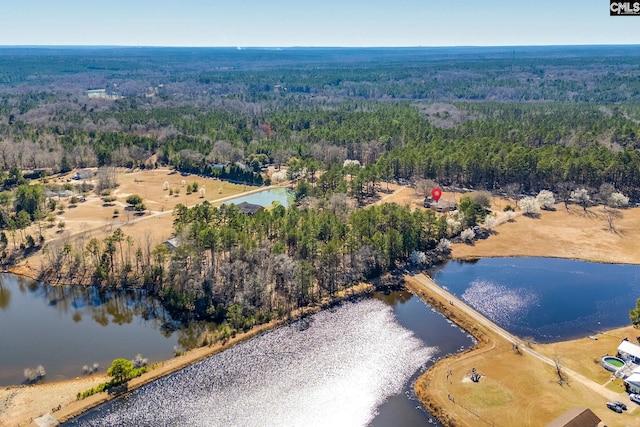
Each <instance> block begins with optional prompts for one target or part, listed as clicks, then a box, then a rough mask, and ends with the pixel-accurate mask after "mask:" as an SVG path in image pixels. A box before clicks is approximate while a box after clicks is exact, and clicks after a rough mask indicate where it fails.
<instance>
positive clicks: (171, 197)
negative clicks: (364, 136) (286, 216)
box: [13, 169, 265, 277]
mask: <svg viewBox="0 0 640 427" xmlns="http://www.w3.org/2000/svg"><path fill="white" fill-rule="evenodd" d="M73 175H74V174H73V173H70V174H68V175H64V176H60V177H56V178H55V179H53V180H52V181H51V182H53V183H56V184H60V185H62V184H64V183H66V182H67V180H70V179H71V178H72V177H73ZM71 182H72V183H75V184H79V183H80V182H82V181H73V180H71ZM90 182H92V183H94V184H95V180H94V181H90ZM117 182H118V184H119V185H118V187H117V188H116V189H114V190H113V191H112V192H111V195H112V196H115V197H116V200H115V201H114V202H111V203H104V202H103V201H102V198H101V197H100V196H98V195H96V194H95V193H90V194H88V195H87V197H86V201H84V202H80V203H78V204H77V205H76V206H75V207H71V206H70V198H69V197H61V198H59V199H58V198H56V201H57V202H58V203H62V204H63V205H64V207H65V208H64V210H63V211H61V212H60V211H59V212H58V213H57V214H56V219H55V222H53V223H51V224H49V222H48V221H42V224H41V228H42V233H43V236H44V237H45V241H46V244H47V245H55V244H62V243H63V242H64V243H66V242H69V243H71V244H72V245H74V247H82V246H84V245H86V243H87V242H88V241H89V239H91V238H92V237H97V238H98V239H102V238H104V237H106V236H107V235H109V234H111V233H112V232H113V231H114V230H115V229H116V228H118V227H120V228H122V231H123V232H124V234H125V235H127V236H131V237H132V239H133V241H134V244H135V245H136V246H139V247H144V248H146V247H149V248H153V247H154V246H155V245H157V244H160V243H162V242H164V241H165V240H167V239H168V238H170V237H171V236H172V233H173V216H172V214H171V213H172V211H173V208H174V207H175V206H176V205H177V204H179V203H181V204H183V205H185V206H193V205H196V204H198V203H202V202H203V201H205V200H208V201H209V202H211V203H212V204H220V203H222V202H223V201H225V200H228V199H229V198H233V197H235V196H237V195H240V194H248V193H251V192H255V191H262V190H264V189H265V187H251V186H247V185H240V184H232V183H229V182H225V181H220V180H218V179H214V178H203V177H199V176H196V175H188V176H182V175H180V174H179V173H175V172H172V171H170V170H168V169H153V170H147V171H134V172H130V171H127V170H125V169H122V170H120V171H119V172H118V174H117ZM183 182H184V183H183ZM194 182H195V183H198V191H196V192H193V193H191V194H187V191H186V188H187V186H188V185H190V184H192V183H194ZM165 183H168V188H169V189H165ZM203 188H204V195H203V197H202V195H201V194H200V189H203ZM171 192H172V193H173V194H170V193H171ZM132 194H137V195H139V196H140V197H142V200H143V203H144V204H145V206H146V208H147V210H146V212H145V213H144V215H136V214H135V212H133V211H132V210H129V209H127V203H126V201H125V200H126V198H127V197H128V196H130V195H132ZM116 211H117V213H115V212H116ZM60 221H62V222H63V223H64V225H65V226H64V229H63V231H60V229H59V228H58V227H57V224H58V223H59V222H60ZM26 233H30V234H31V235H33V236H37V235H38V233H39V231H38V225H32V226H31V227H30V229H27V230H26V232H25V234H26ZM41 255H42V254H41V253H37V254H35V255H34V256H31V257H30V258H29V259H28V260H27V261H26V262H21V263H20V264H19V265H18V267H17V268H15V269H13V271H15V272H17V273H21V274H24V275H26V276H29V277H35V276H36V275H37V271H38V270H39V268H40V265H41V264H40V263H41V261H42V259H41Z"/></svg>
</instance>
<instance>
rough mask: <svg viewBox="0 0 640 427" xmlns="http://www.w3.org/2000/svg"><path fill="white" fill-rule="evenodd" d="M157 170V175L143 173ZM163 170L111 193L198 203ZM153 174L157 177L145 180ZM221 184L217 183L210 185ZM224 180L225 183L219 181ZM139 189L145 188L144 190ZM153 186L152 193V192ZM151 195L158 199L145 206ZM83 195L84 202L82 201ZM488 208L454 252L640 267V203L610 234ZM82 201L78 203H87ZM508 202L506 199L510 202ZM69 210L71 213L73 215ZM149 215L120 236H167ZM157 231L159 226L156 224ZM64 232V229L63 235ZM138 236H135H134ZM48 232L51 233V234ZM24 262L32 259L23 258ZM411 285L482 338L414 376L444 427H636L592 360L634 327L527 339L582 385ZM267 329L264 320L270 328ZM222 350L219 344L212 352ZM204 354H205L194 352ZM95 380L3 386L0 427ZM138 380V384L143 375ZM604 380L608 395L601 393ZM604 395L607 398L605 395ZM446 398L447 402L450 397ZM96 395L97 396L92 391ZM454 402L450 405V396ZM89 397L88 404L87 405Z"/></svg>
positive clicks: (553, 217) (572, 217)
mask: <svg viewBox="0 0 640 427" xmlns="http://www.w3.org/2000/svg"><path fill="white" fill-rule="evenodd" d="M151 173H155V174H157V175H149V174H151ZM168 174H169V171H153V172H143V173H138V174H125V175H123V177H124V176H127V175H128V176H127V179H122V180H121V185H120V188H119V189H118V193H117V195H118V196H119V200H122V201H123V200H124V198H125V197H126V196H125V195H126V194H131V193H137V194H139V195H141V196H142V197H143V199H145V203H147V206H148V208H149V209H152V210H154V211H155V213H160V214H162V207H163V206H164V210H165V213H166V212H167V211H169V210H170V209H172V208H173V206H175V204H177V203H179V202H180V203H184V204H188V205H192V204H196V203H199V202H200V201H202V199H200V198H199V195H198V194H192V195H190V196H187V197H190V198H191V199H187V200H186V201H185V200H184V198H185V194H184V189H182V192H181V194H180V195H179V197H177V198H176V197H173V199H179V200H175V201H174V202H173V204H171V202H172V201H173V199H172V198H171V197H170V196H168V194H167V192H165V191H163V190H162V183H163V182H164V180H166V177H174V178H175V180H176V181H175V182H176V183H177V184H178V185H180V182H181V180H182V179H185V180H186V181H187V183H190V182H192V180H193V179H199V178H197V177H181V176H180V175H168ZM151 176H155V178H153V179H152V178H151ZM219 183H220V181H214V184H213V186H214V188H215V185H216V184H219ZM204 185H205V188H206V189H207V197H206V199H208V200H212V199H216V198H217V197H220V196H225V195H231V194H233V191H234V190H235V191H238V192H240V191H242V189H243V188H242V186H233V190H232V189H231V188H230V189H229V190H228V191H229V193H226V194H225V192H224V187H223V193H222V195H218V194H214V195H213V196H211V195H210V187H211V185H212V184H211V183H206V182H205V184H204ZM223 185H231V184H223ZM145 186H146V188H147V192H146V193H145ZM391 190H393V191H394V192H393V193H392V194H385V193H383V194H381V195H380V202H396V203H399V204H408V205H411V206H413V207H418V206H421V204H422V200H421V198H419V197H418V196H416V194H415V192H414V191H413V190H412V189H410V188H408V187H397V186H391ZM152 191H153V192H154V193H152ZM443 197H444V198H445V199H446V200H450V199H453V200H456V199H457V200H459V197H460V195H459V194H452V193H449V194H447V193H445V195H444V196H443ZM151 200H153V201H154V203H156V204H157V207H154V206H156V205H154V204H152V203H151ZM89 202H90V200H87V202H84V204H86V203H89ZM493 202H494V205H493V207H494V209H495V210H496V212H497V215H498V219H499V222H501V224H500V225H499V226H497V227H496V229H495V231H494V233H493V235H492V236H491V237H489V238H488V239H486V240H482V241H477V242H475V244H474V245H465V244H459V245H454V246H453V256H454V257H455V258H474V257H486V256H554V257H563V258H575V259H583V260H591V261H600V262H625V263H636V264H640V250H639V249H640V228H638V227H637V226H636V225H635V224H638V220H640V209H626V210H622V211H620V213H621V215H622V216H621V218H619V219H617V220H615V222H614V225H615V228H616V232H615V233H614V232H612V231H611V230H610V229H609V225H608V222H607V219H606V216H605V214H604V212H602V210H601V208H590V209H589V211H588V212H587V213H584V212H583V211H582V209H581V208H578V207H575V206H570V208H569V210H566V209H565V208H564V206H563V205H557V206H556V210H555V211H542V212H541V213H540V215H539V216H538V217H537V218H529V217H526V216H522V215H518V216H516V218H515V220H514V221H512V222H507V221H506V217H505V216H504V214H503V213H502V212H501V211H502V208H503V207H504V206H505V205H506V204H507V203H508V201H506V200H504V199H499V198H495V199H494V201H493ZM93 203H94V204H95V205H96V206H95V207H94V208H93V209H94V210H89V209H87V210H85V211H84V212H96V213H97V214H101V215H102V216H101V217H99V218H100V219H99V220H98V222H99V223H98V230H96V231H94V232H95V233H105V232H107V231H105V230H104V229H105V228H106V227H107V225H106V224H105V221H106V220H105V218H104V216H105V212H107V215H108V213H110V212H112V211H113V207H111V208H110V209H109V208H104V207H102V204H101V201H99V200H98V201H97V202H95V201H94V202H93ZM84 204H81V205H79V207H78V208H75V209H78V212H81V211H80V209H84V207H85V206H84ZM511 204H512V205H513V202H511ZM74 213H75V212H74ZM158 216H159V217H160V218H162V219H158V218H157V217H156V216H153V213H151V214H149V215H147V216H145V217H143V218H148V219H147V220H142V221H140V222H137V223H136V225H135V227H134V226H132V225H125V227H123V230H124V231H125V233H126V234H129V235H137V236H140V237H144V235H145V231H142V230H143V227H142V226H143V225H144V224H145V223H149V224H152V225H151V226H150V229H153V230H155V231H156V232H160V234H161V235H160V234H159V235H158V239H159V240H160V239H165V238H166V237H168V236H169V235H170V233H171V215H170V214H168V215H158ZM165 218H166V221H167V222H166V224H165V223H163V224H165V225H166V227H165V226H162V227H160V226H159V225H160V224H158V223H157V222H156V221H158V222H159V221H165ZM87 219H90V218H83V215H79V217H78V219H75V221H74V222H72V220H73V218H71V217H70V219H68V220H67V221H68V222H69V223H70V224H69V226H68V232H69V233H73V232H74V231H73V230H77V231H76V232H78V231H80V232H81V231H82V229H81V228H77V229H76V227H80V225H81V224H82V223H83V222H86V221H87ZM160 229H161V230H160ZM66 232H67V231H65V233H66ZM134 233H135V234H134ZM51 234H52V235H51V237H54V238H55V237H57V236H56V234H55V232H51ZM30 261H31V259H30ZM408 283H409V286H410V287H411V289H412V290H413V291H414V292H416V293H417V294H418V295H420V296H421V297H422V298H424V299H425V300H426V301H427V302H429V303H430V304H432V305H433V306H434V307H436V308H438V309H439V310H440V311H441V312H443V313H444V314H446V315H447V316H449V317H450V318H451V319H452V320H454V321H456V322H457V323H459V324H461V325H462V326H463V327H465V328H467V329H468V330H469V331H471V332H473V333H474V334H476V335H477V336H478V338H479V345H478V347H477V348H476V349H473V350H468V351H466V352H464V353H462V354H458V355H455V356H452V357H450V358H447V359H444V360H442V361H440V362H438V363H437V364H436V365H435V366H434V367H432V368H431V369H429V370H428V371H427V372H426V373H425V374H424V375H423V376H422V377H421V378H420V379H419V380H418V382H417V383H416V390H417V392H418V395H419V396H420V397H421V399H422V400H423V401H424V402H425V404H426V405H427V406H428V407H429V408H430V410H431V411H433V413H434V414H436V415H438V417H440V418H441V419H442V420H444V421H448V422H449V423H450V424H451V425H461V426H479V425H491V424H492V423H493V424H495V425H497V426H511V425H523V426H524V425H528V426H540V425H542V426H543V425H545V424H546V423H548V422H549V421H551V420H552V419H553V418H555V417H556V416H558V415H560V414H561V413H563V412H564V411H565V410H567V409H569V408H570V407H573V406H584V407H589V408H591V409H592V410H593V411H594V412H595V413H596V414H597V415H598V416H599V417H600V418H602V420H603V421H604V422H605V423H606V424H607V425H609V426H611V427H616V426H627V425H638V424H640V410H638V409H637V408H636V405H635V404H631V405H629V409H630V411H629V412H627V413H623V414H616V413H614V412H612V411H610V410H609V409H607V408H606V407H605V405H604V403H605V402H606V400H607V398H608V397H606V396H619V399H618V400H624V399H625V397H626V395H625V394H623V393H622V392H621V391H622V390H621V385H620V382H619V380H618V381H614V382H609V380H610V375H609V374H608V373H607V372H606V371H605V370H604V369H603V368H601V367H600V365H599V364H597V363H596V360H599V358H600V357H601V356H603V355H604V354H607V353H608V354H612V353H614V352H615V351H616V347H617V346H618V344H619V342H620V340H621V339H622V338H624V337H628V338H629V339H630V340H635V337H636V335H638V333H637V332H638V331H637V330H634V329H633V328H631V327H628V328H622V329H618V330H614V331H608V332H603V333H601V334H598V338H599V339H598V340H597V341H594V340H591V339H588V338H585V339H581V340H577V341H570V342H563V343H557V344H546V345H537V344H534V345H533V346H532V348H533V350H535V351H536V352H537V353H540V354H541V355H543V356H546V357H547V358H549V359H552V360H555V359H558V360H559V361H560V363H561V365H562V366H564V367H565V368H566V370H568V371H575V372H576V373H577V374H579V375H580V376H581V377H586V378H587V379H588V380H591V381H592V382H593V387H588V386H586V385H585V384H584V383H583V382H582V381H580V380H576V379H572V378H571V377H569V382H568V384H564V385H560V384H558V377H557V373H556V370H555V367H554V366H550V365H549V364H547V363H545V362H544V361H542V360H540V359H539V358H537V357H535V356H533V355H531V354H530V353H528V352H526V351H524V349H523V346H522V345H521V346H520V348H521V349H522V350H521V352H520V354H518V353H516V352H515V351H514V350H513V346H512V342H511V341H509V340H506V339H504V338H503V337H501V336H500V335H499V334H497V333H496V332H495V331H492V330H491V329H490V328H487V327H486V326H483V325H482V324H481V323H479V322H478V321H477V319H476V318H474V317H473V316H471V315H469V313H466V312H464V311H462V310H460V309H459V306H458V304H456V305H453V306H452V305H451V304H450V303H449V299H447V298H445V297H443V296H442V295H439V294H438V293H436V292H432V291H431V292H430V291H429V290H428V288H427V287H425V286H424V284H421V283H419V282H417V281H415V280H412V279H411V278H409V280H408ZM267 327H268V326H267ZM215 351H216V350H214V349H213V348H207V349H199V350H195V351H194V353H191V354H188V355H187V356H183V357H184V359H183V357H180V358H178V359H175V360H176V361H175V362H174V361H173V360H172V361H168V362H166V363H165V364H163V367H162V368H161V370H160V371H155V370H154V371H153V375H154V376H155V375H158V374H160V373H168V372H171V371H173V370H175V369H177V368H179V367H180V366H183V365H182V363H188V362H189V361H191V360H198V359H199V358H201V357H204V356H205V355H206V354H210V353H211V352H215ZM218 351H219V349H218ZM200 352H203V353H200ZM472 368H476V369H477V371H478V372H480V373H481V374H482V375H483V378H482V380H481V381H480V382H479V383H473V382H471V381H470V380H468V378H467V374H468V373H470V371H471V369H472ZM100 379H101V378H83V379H79V380H75V381H69V382H64V383H56V384H43V385H37V386H32V387H7V388H5V389H0V415H1V416H0V420H2V421H0V426H3V427H4V426H14V425H23V424H27V423H29V421H30V420H31V419H34V418H35V417H38V416H40V415H43V414H45V413H47V412H49V411H51V409H52V408H54V407H57V406H58V405H61V406H62V409H61V410H60V411H56V412H54V413H53V415H54V416H60V415H64V414H70V413H73V412H75V411H77V410H79V409H81V406H82V405H85V404H87V403H91V402H88V401H81V402H75V395H76V393H77V392H78V391H83V390H87V389H89V388H91V387H93V386H94V385H95V383H96V382H98V381H99V380H100ZM147 380H148V378H142V379H140V381H147ZM600 386H604V388H605V389H606V390H608V391H609V392H610V393H613V394H608V393H607V392H599V391H597V390H601V387H600ZM605 394H606V396H605ZM449 397H451V399H449ZM95 399H96V401H97V400H98V399H99V397H96V398H95ZM454 400H455V402H454ZM94 403H95V402H94Z"/></svg>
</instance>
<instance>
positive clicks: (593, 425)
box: [547, 408, 602, 427]
mask: <svg viewBox="0 0 640 427" xmlns="http://www.w3.org/2000/svg"><path fill="white" fill-rule="evenodd" d="M600 421H602V420H601V419H600V418H598V416H597V415H596V414H594V413H593V411H591V409H589V408H571V409H569V410H568V411H567V412H565V413H564V414H562V415H560V416H559V417H558V418H556V419H555V420H553V421H551V422H550V423H549V424H547V427H598V424H600Z"/></svg>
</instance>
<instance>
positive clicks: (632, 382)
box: [624, 374, 640, 393]
mask: <svg viewBox="0 0 640 427" xmlns="http://www.w3.org/2000/svg"><path fill="white" fill-rule="evenodd" d="M624 382H625V384H626V385H627V391H628V392H629V393H640V374H631V375H630V376H628V377H627V378H625V380H624Z"/></svg>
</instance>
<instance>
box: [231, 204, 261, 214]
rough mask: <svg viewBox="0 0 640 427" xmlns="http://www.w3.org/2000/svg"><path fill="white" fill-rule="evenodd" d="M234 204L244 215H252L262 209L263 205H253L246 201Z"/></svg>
mask: <svg viewBox="0 0 640 427" xmlns="http://www.w3.org/2000/svg"><path fill="white" fill-rule="evenodd" d="M236 206H238V209H240V212H242V213H243V214H245V215H253V214H256V213H258V212H260V211H261V210H263V209H264V207H263V206H260V205H254V204H253V203H247V202H242V203H239V204H238V205H236Z"/></svg>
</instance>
